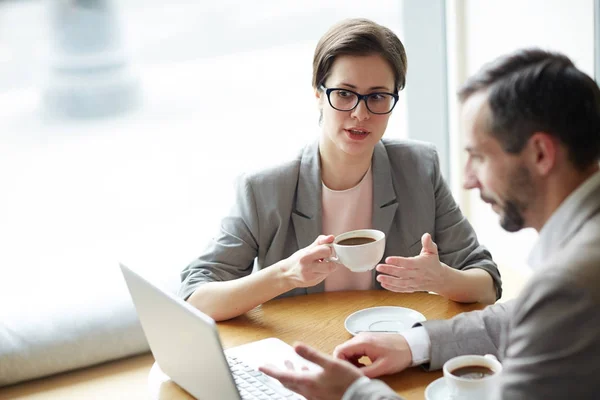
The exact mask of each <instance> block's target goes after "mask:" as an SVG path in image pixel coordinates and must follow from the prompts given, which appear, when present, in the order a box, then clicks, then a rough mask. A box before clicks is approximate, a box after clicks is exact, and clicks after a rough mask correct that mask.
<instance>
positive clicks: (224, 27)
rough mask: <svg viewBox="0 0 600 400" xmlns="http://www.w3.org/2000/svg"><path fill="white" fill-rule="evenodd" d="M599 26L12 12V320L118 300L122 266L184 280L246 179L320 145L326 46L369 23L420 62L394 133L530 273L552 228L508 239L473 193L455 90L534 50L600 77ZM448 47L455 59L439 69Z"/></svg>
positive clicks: (462, 7) (375, 12)
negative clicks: (428, 150) (538, 237)
mask: <svg viewBox="0 0 600 400" xmlns="http://www.w3.org/2000/svg"><path fill="white" fill-rule="evenodd" d="M435 5H437V7H438V8H436V7H435ZM439 10H442V12H443V15H440V13H439ZM593 15H594V4H593V0H572V1H569V2H565V1H561V0H525V1H518V0H502V1H501V0H489V1H474V0H471V1H469V0H465V1H460V0H454V1H453V0H447V1H427V2H422V1H417V0H404V1H401V0H373V1H369V2H364V1H358V0H356V1H354V0H346V1H339V0H327V1H318V0H302V1H277V0H264V1H260V2H248V1H233V0H220V1H218V2H216V1H215V2H213V1H206V0H201V1H191V0H189V1H186V0H175V1H170V2H168V3H167V2H164V1H158V0H144V1H142V0H120V1H118V2H117V1H100V0H47V1H42V0H3V1H0V190H1V192H0V244H1V245H0V248H1V251H0V268H1V275H0V298H1V299H2V300H1V301H0V309H3V311H4V312H8V311H7V308H6V304H8V302H7V300H6V299H14V298H15V297H12V296H16V298H17V299H18V300H19V301H23V302H31V303H32V304H42V303H44V301H41V300H45V299H56V300H52V301H64V302H65V303H67V302H70V301H72V299H74V298H78V297H79V298H84V297H86V296H91V295H94V293H96V294H97V295H98V296H105V295H106V293H107V291H108V293H110V292H111V290H112V289H111V282H114V281H113V279H115V278H116V277H118V272H117V271H118V269H117V262H118V261H123V262H125V263H129V264H131V265H132V266H134V267H137V268H139V269H144V270H147V271H148V273H149V274H157V275H160V274H165V273H168V274H169V277H170V278H169V279H170V280H169V282H171V285H176V284H177V273H178V272H179V271H180V269H181V268H183V267H184V266H185V265H186V264H187V263H188V262H189V261H190V260H192V259H193V258H194V257H196V256H197V255H198V253H199V252H200V251H201V249H202V248H203V247H204V244H205V243H206V241H207V240H209V238H210V237H211V236H212V235H213V233H214V232H216V229H217V227H218V222H219V220H220V218H221V216H222V215H223V214H224V213H225V212H226V211H227V209H228V208H229V205H230V204H231V200H232V196H231V195H232V188H233V182H234V179H235V177H236V176H237V175H238V174H240V173H242V172H244V171H247V170H248V169H254V168H260V167H263V166H265V165H267V164H272V163H276V162H279V161H281V160H283V159H288V158H290V157H292V156H293V155H294V154H296V152H297V151H298V150H299V149H300V148H301V147H302V146H303V145H304V144H305V143H308V142H310V141H311V140H313V139H314V138H316V136H317V135H318V132H319V130H318V125H317V119H318V114H317V110H316V105H315V99H314V94H313V92H312V88H311V73H312V71H311V67H312V65H311V64H312V53H313V50H314V47H315V45H316V42H317V40H318V38H319V37H320V36H321V35H322V34H323V33H324V32H325V31H326V29H327V28H328V27H329V26H331V25H332V24H333V23H335V22H337V21H339V20H340V19H342V18H346V17H359V16H360V17H366V18H371V19H373V20H375V21H377V22H379V23H381V24H384V25H386V26H388V27H390V28H391V29H392V30H394V31H395V32H396V33H397V34H398V35H399V36H400V38H401V39H402V40H403V41H404V42H405V45H406V48H407V52H408V60H409V73H408V85H407V90H406V91H405V92H403V93H402V98H401V103H400V105H399V107H397V108H396V110H395V111H394V115H393V117H392V120H391V123H390V127H389V129H388V132H387V133H386V135H387V136H388V137H411V138H416V139H423V140H431V141H433V142H434V143H436V144H437V145H438V146H439V147H440V154H441V155H442V163H443V164H444V165H445V166H446V167H445V173H446V177H447V178H448V179H449V181H450V182H451V184H452V188H453V191H454V193H455V195H456V198H457V200H458V201H459V203H460V205H461V207H462V208H463V211H464V212H465V214H466V215H467V216H468V217H469V219H470V220H471V222H472V223H473V225H474V227H475V228H476V231H477V233H478V234H479V236H480V240H481V242H483V243H484V244H485V245H486V246H488V247H489V248H490V249H491V250H492V254H493V255H494V257H495V258H496V259H497V260H498V261H499V262H500V263H501V267H502V268H503V269H509V270H512V269H514V270H516V271H526V270H527V267H526V265H525V262H524V261H525V258H526V255H527V252H528V251H529V248H530V247H531V244H532V243H533V240H534V239H535V234H534V233H533V232H528V231H525V232H521V233H518V234H513V235H509V234H506V233H504V232H502V231H501V229H500V228H499V227H498V226H497V217H496V216H495V215H494V214H493V213H492V212H491V210H489V209H488V208H487V207H486V206H484V205H482V204H481V203H480V201H479V200H478V193H472V194H466V193H464V192H463V191H462V190H461V188H460V183H461V180H462V179H461V172H462V164H463V159H462V157H463V156H462V153H463V152H462V148H461V145H460V126H459V125H458V122H457V119H456V116H457V115H458V113H457V111H458V109H457V104H456V101H455V98H454V92H455V90H456V88H457V87H458V85H459V84H460V83H461V82H462V81H464V79H465V77H466V76H468V75H469V74H471V73H473V72H475V71H476V70H477V69H478V68H479V67H480V66H481V65H482V64H483V63H485V62H487V61H489V60H491V59H493V58H495V57H496V56H499V55H501V54H503V53H505V52H507V51H511V50H513V49H516V48H518V47H522V46H529V45H536V46H541V47H544V48H550V49H555V50H560V51H563V52H566V53H567V54H568V55H570V56H571V57H572V58H573V59H574V61H575V62H576V63H577V64H578V65H579V66H580V67H581V68H583V69H584V70H585V71H587V72H589V73H590V74H593V70H594V60H593V54H594V29H593V28H594V20H593ZM77 18H79V20H77ZM440 20H442V21H443V24H440V23H438V21H440ZM82 21H83V22H82ZM432 32H433V33H432ZM436 32H441V35H439V36H435V34H436ZM432 35H433V36H432ZM432 42H433V44H434V46H433V47H434V48H435V49H434V51H435V52H437V53H438V56H439V58H438V59H440V60H442V61H443V62H442V63H437V62H435V61H434V62H429V61H428V60H436V59H435V58H429V59H428V58H427V57H428V55H427V51H428V49H430V48H431V47H432V45H431V43H432ZM436 46H437V47H436ZM437 49H439V50H437ZM94 63H97V64H98V65H99V66H101V67H102V68H97V69H94V68H93V65H94ZM440 82H441V84H440ZM86 85H87V86H86ZM103 85H104V86H103ZM436 85H438V86H440V85H443V87H437V86H436ZM434 86H436V87H434ZM103 87H107V88H110V90H108V91H104V92H102V90H101V89H102V88H103ZM57 88H58V89H57ZM82 88H88V89H89V91H90V92H92V93H101V101H98V103H97V107H92V108H91V109H92V110H95V111H99V114H101V115H102V114H103V113H102V112H101V111H103V110H104V111H105V113H104V115H102V116H91V115H90V116H87V117H86V116H85V113H86V112H88V111H90V108H89V107H88V108H86V104H88V103H89V99H87V98H86V97H85V95H82V94H81V93H80V91H81V90H82ZM90 88H91V89H90ZM52 90H60V91H61V92H60V93H62V96H63V97H62V98H59V97H52V96H48V93H53V92H52ZM111 90H112V92H111ZM432 90H433V91H432ZM94 91H96V92H94ZM111 93H112V94H111ZM432 93H433V94H432ZM45 95H46V97H45ZM78 96H80V97H78ZM102 96H104V97H102ZM111 96H112V97H111ZM53 99H54V101H53ZM61 102H62V103H61ZM439 104H442V105H443V107H444V108H443V109H440V108H439ZM61 106H62V107H63V109H61ZM78 107H79V108H78ZM119 109H122V111H121V112H118V113H112V111H114V110H119ZM69 110H70V111H69ZM78 110H79V112H80V113H81V114H83V116H82V115H77V116H76V117H73V116H70V115H69V112H71V111H72V112H73V113H77V111H78ZM86 110H87V111H86ZM63 111H64V112H63ZM428 120H435V121H441V124H440V125H439V126H440V127H441V128H440V129H437V128H433V129H432V128H431V125H427V123H428ZM65 287H66V288H68V290H63V288H65ZM59 288H60V289H59ZM115 290H116V289H115ZM118 290H119V291H121V290H122V288H120V287H119V289H118ZM60 299H63V300H60ZM52 301H51V302H52ZM51 302H50V303H51ZM48 307H49V305H48ZM9 308H10V307H9ZM0 315H1V314H0Z"/></svg>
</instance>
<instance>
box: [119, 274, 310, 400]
mask: <svg viewBox="0 0 600 400" xmlns="http://www.w3.org/2000/svg"><path fill="white" fill-rule="evenodd" d="M120 267H121V272H122V273H123V277H124V278H125V282H126V283H127V287H128V289H129V293H130V295H131V298H132V300H133V303H134V305H135V308H136V311H137V314H138V317H139V320H140V322H141V324H142V328H143V330H144V334H145V335H146V339H147V340H148V344H149V345H150V350H151V351H152V354H153V355H154V359H155V360H156V362H157V363H158V366H159V367H160V369H161V370H162V371H163V372H164V373H165V374H167V375H168V376H169V378H171V380H173V381H174V382H175V383H177V384H178V385H179V386H180V387H182V388H183V389H185V390H186V391H187V392H188V393H190V394H191V395H192V396H194V397H195V398H197V399H199V400H204V399H208V400H215V399H238V400H239V399H241V400H247V399H248V400H249V399H286V400H292V399H294V400H295V399H304V397H302V396H300V395H299V394H297V393H294V392H292V391H290V390H288V389H286V388H284V387H283V385H281V383H279V381H277V380H275V379H273V378H271V377H269V376H267V375H265V374H263V373H262V372H260V371H258V370H257V367H258V366H259V365H265V364H267V363H269V364H274V365H276V366H279V367H281V368H285V366H284V362H285V360H290V361H292V362H293V363H294V365H295V367H296V368H302V367H307V368H309V369H311V368H312V369H314V368H320V367H319V366H317V365H315V364H312V363H310V362H309V361H307V360H304V359H302V358H301V357H300V356H298V355H297V354H296V352H295V351H294V349H293V347H292V346H290V345H288V344H287V343H285V342H283V341H281V340H279V339H277V338H268V339H263V340H260V341H256V342H251V343H247V344H244V345H241V346H237V347H233V348H230V349H227V350H224V349H223V346H222V345H221V340H220V338H219V333H218V330H217V326H216V323H215V321H214V320H213V319H212V318H210V317H209V316H208V315H206V314H204V313H202V312H201V311H199V310H198V309H196V308H195V307H193V306H191V305H190V304H188V303H187V302H185V301H183V300H182V299H180V298H178V297H175V296H173V295H171V294H169V293H167V292H165V291H163V290H161V289H159V288H158V287H156V286H155V285H153V284H151V283H150V282H148V281H147V280H146V279H144V278H143V277H142V276H140V275H139V274H138V273H136V272H134V271H133V270H131V269H130V268H128V267H126V266H125V265H123V264H120Z"/></svg>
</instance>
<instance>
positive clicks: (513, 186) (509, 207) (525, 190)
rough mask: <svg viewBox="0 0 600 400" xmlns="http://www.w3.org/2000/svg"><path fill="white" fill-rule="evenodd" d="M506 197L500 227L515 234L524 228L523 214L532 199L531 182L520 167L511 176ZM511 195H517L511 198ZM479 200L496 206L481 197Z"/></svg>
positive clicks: (525, 171)
mask: <svg viewBox="0 0 600 400" xmlns="http://www.w3.org/2000/svg"><path fill="white" fill-rule="evenodd" d="M506 192H507V193H508V195H507V196H506V200H505V201H504V204H503V205H502V213H501V214H500V226H501V227H502V228H503V229H504V230H506V231H508V232H517V231H520V230H521V229H523V228H524V227H525V218H524V217H523V212H524V211H525V210H527V208H528V206H529V205H531V201H532V198H533V182H532V179H531V175H530V173H529V170H527V169H526V168H525V167H523V166H520V167H519V168H517V170H516V171H515V173H513V174H512V176H511V178H510V182H509V186H508V189H507V191H506ZM511 194H518V197H519V199H517V195H515V196H511ZM481 198H482V199H483V200H484V201H486V202H488V203H491V204H498V202H496V201H494V200H493V199H491V198H489V197H486V196H483V195H482V196H481Z"/></svg>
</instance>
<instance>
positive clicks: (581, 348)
mask: <svg viewBox="0 0 600 400" xmlns="http://www.w3.org/2000/svg"><path fill="white" fill-rule="evenodd" d="M599 177H600V176H599ZM559 212H560V214H559V215H553V216H552V218H551V220H550V221H549V222H548V223H547V224H546V226H544V228H543V229H542V231H541V234H540V238H539V241H538V243H537V244H536V246H535V248H534V251H533V252H532V256H531V257H530V264H532V265H531V266H532V267H534V268H535V269H536V274H535V275H534V276H533V277H532V278H531V280H530V282H529V283H528V285H526V287H525V288H524V289H523V291H522V292H521V295H520V296H519V297H518V298H517V299H515V300H514V301H511V302H507V303H504V304H501V303H500V304H495V305H492V306H489V307H487V308H486V309H485V310H482V311H474V312H470V313H464V314H461V315H458V316H457V317H455V318H452V319H450V320H445V321H427V322H424V323H423V326H424V327H425V329H426V330H427V333H428V334H429V337H430V339H431V344H432V348H431V363H430V364H429V366H428V368H430V369H439V368H441V367H442V365H443V364H444V362H446V361H447V360H449V359H450V358H452V357H455V356H458V355H462V354H486V353H489V354H495V355H496V356H498V358H499V359H500V361H501V362H502V365H503V367H504V369H503V372H502V378H501V384H500V386H499V387H498V392H497V393H494V394H493V396H492V398H496V399H534V400H535V399H550V400H551V399H557V400H558V399H561V400H562V399H577V400H579V399H598V398H600V183H599V184H597V186H596V187H595V188H594V189H593V190H592V191H591V192H590V193H588V194H587V196H585V197H583V198H582V199H580V201H577V202H571V203H570V204H568V205H567V207H566V208H562V207H561V209H559ZM398 398H399V397H398V396H397V395H395V394H394V393H393V392H392V391H391V389H389V388H388V387H387V386H385V385H384V384H383V383H382V382H380V381H372V382H371V383H370V384H367V385H365V386H364V387H362V388H361V390H360V391H359V392H357V393H356V394H355V395H354V396H353V399H355V400H357V399H398Z"/></svg>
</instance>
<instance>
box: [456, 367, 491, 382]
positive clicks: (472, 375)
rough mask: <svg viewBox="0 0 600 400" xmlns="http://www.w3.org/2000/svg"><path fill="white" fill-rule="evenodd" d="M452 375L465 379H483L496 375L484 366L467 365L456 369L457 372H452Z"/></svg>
mask: <svg viewBox="0 0 600 400" xmlns="http://www.w3.org/2000/svg"><path fill="white" fill-rule="evenodd" d="M450 373H451V374H452V375H454V376H457V377H459V378H463V379H483V378H485V377H487V376H490V375H494V371H492V370H491V369H490V368H488V367H484V366H483V365H467V366H465V367H460V368H456V369H455V370H452V371H450Z"/></svg>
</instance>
